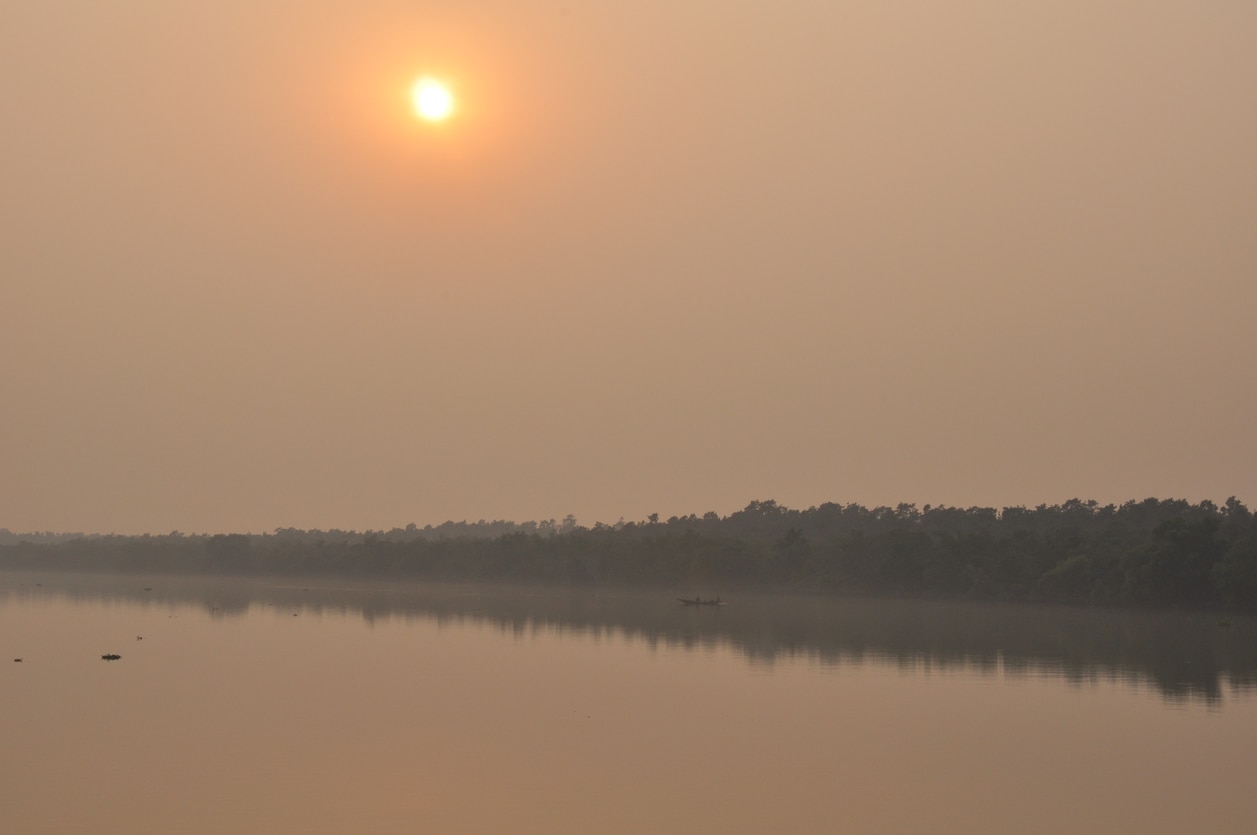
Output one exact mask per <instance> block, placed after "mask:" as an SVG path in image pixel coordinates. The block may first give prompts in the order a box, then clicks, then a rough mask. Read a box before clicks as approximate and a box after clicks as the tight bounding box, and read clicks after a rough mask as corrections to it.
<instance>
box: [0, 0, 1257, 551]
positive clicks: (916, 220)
mask: <svg viewBox="0 0 1257 835" xmlns="http://www.w3.org/2000/svg"><path fill="white" fill-rule="evenodd" d="M1254 44H1257V4H1254V3H1252V2H1251V1H1250V0H1193V1H1192V2H1187V0H1181V2H1169V0H1129V1H1128V2H1119V0H1053V2H1042V3H1010V2H1008V0H989V2H977V1H976V0H954V2H948V3H937V2H927V0H902V1H901V2H893V0H891V1H890V2H887V1H886V0H878V2H872V0H868V1H867V2H842V0H796V1H795V2H791V0H782V1H781V2H772V3H769V2H763V1H762V0H761V2H746V1H745V0H719V2H716V0H689V1H688V2H685V3H676V2H659V1H658V0H632V2H627V1H626V2H619V0H606V2H591V0H547V2H530V1H529V0H511V2H488V1H487V0H486V1H483V2H474V1H473V2H466V1H464V2H459V3H438V2H423V1H422V0H419V2H414V0H411V2H400V0H395V1H394V2H384V0H355V2H328V1H327V0H274V1H273V2H258V0H250V2H241V1H240V0H216V2H213V3H209V2H177V1H176V0H126V2H116V3H102V2H99V0H5V2H4V3H3V5H0V136H2V137H3V146H2V148H3V154H2V155H0V314H2V316H3V319H2V323H0V527H7V528H10V529H12V530H42V529H53V530H86V531H105V532H107V531H116V532H119V533H138V532H142V531H161V532H164V531H169V530H172V529H180V530H183V531H186V532H193V531H222V530H236V531H255V532H260V531H266V530H270V529H272V528H275V527H278V526H296V527H344V528H351V527H352V528H358V529H362V528H368V527H370V528H387V527H392V526H394V525H405V524H406V523H408V522H417V523H419V524H424V523H428V522H440V521H443V520H445V519H450V518H453V519H464V518H466V519H472V520H475V519H479V518H512V519H517V520H523V519H536V518H550V517H561V516H563V515H564V514H567V513H569V512H570V513H575V514H576V515H577V517H578V518H579V519H580V521H581V522H582V523H585V524H592V523H593V522H594V521H607V522H614V521H615V520H616V519H618V518H619V517H621V516H623V517H625V518H628V519H640V518H642V517H644V516H645V515H646V514H648V513H651V512H656V511H657V512H660V513H661V514H663V515H664V516H665V517H666V516H669V515H672V514H674V513H676V514H685V513H690V512H697V513H702V512H704V511H707V510H716V511H718V512H721V513H728V512H730V511H733V510H735V509H737V508H739V507H742V506H743V505H745V504H746V503H747V502H748V501H749V500H751V499H755V498H760V499H767V498H773V499H776V500H778V501H780V502H782V503H784V504H788V505H791V506H800V507H806V506H809V505H813V504H818V503H821V502H825V501H837V502H844V503H845V502H860V503H862V504H870V505H873V504H894V503H897V502H900V501H910V502H917V503H919V504H925V503H933V504H955V505H970V504H990V505H997V506H1002V505H1011V504H1037V503H1040V502H1059V501H1063V500H1065V499H1069V498H1072V497H1075V496H1078V497H1082V498H1096V499H1098V500H1101V501H1106V502H1107V501H1122V500H1126V499H1132V498H1143V497H1146V496H1159V497H1170V496H1177V497H1184V498H1189V499H1193V500H1198V499H1202V498H1212V499H1214V500H1221V499H1225V498H1226V497H1227V496H1229V495H1232V494H1235V495H1238V496H1239V497H1240V498H1241V499H1244V500H1245V501H1248V502H1250V504H1251V503H1252V502H1253V501H1255V500H1257V369H1255V361H1257V321H1255V320H1257V316H1255V315H1254V314H1255V312H1257V151H1255V150H1254V149H1257V95H1255V94H1254V81H1255V80H1257V49H1254V47H1253V45H1254ZM424 73H430V74H434V75H438V76H442V77H444V78H445V79H447V80H448V81H449V82H450V83H451V85H452V86H453V88H454V91H455V94H456V96H457V97H458V100H459V111H458V113H457V114H456V117H455V118H454V119H452V120H450V121H449V122H447V123H445V124H443V125H440V126H432V125H428V124H424V123H421V122H420V121H418V120H417V119H415V118H414V116H413V114H412V112H411V110H410V109H409V102H408V99H407V90H408V88H409V86H410V84H411V82H412V81H413V79H414V78H415V77H417V76H419V75H421V74H424Z"/></svg>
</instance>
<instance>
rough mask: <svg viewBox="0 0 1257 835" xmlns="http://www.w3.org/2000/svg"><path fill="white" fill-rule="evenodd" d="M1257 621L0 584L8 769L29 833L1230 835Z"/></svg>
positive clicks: (444, 591) (111, 581)
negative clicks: (1195, 833)
mask: <svg viewBox="0 0 1257 835" xmlns="http://www.w3.org/2000/svg"><path fill="white" fill-rule="evenodd" d="M35 583H41V585H38V586H36V585H34V584H35ZM146 586H147V587H148V589H150V590H146V589H145V587H146ZM1255 629H1257V625H1255V624H1254V622H1253V621H1252V620H1251V619H1243V618H1241V619H1233V621H1232V623H1231V626H1229V627H1220V626H1219V625H1218V624H1217V622H1216V621H1215V620H1213V619H1206V618H1204V616H1200V617H1198V616H1193V615H1185V614H1181V613H1178V614H1176V613H1139V612H1106V611H1095V610H1074V609H1056V608H1037V607H1006V606H997V605H971V604H937V603H917V602H887V601H874V600H862V601H836V600H831V599H816V598H807V597H777V598H772V597H768V598H746V599H734V600H731V601H729V604H728V605H727V606H723V607H720V608H719V609H704V610H696V609H694V608H692V607H683V606H681V605H680V604H679V603H678V602H676V600H675V599H674V598H673V597H672V596H670V595H668V594H666V593H662V592H661V593H649V592H641V591H633V592H620V591H616V590H600V591H598V592H597V593H594V592H591V591H589V590H574V589H557V590H556V589H540V588H534V589H518V588H517V589H504V588H494V587H469V586H464V587H432V586H427V587H406V586H400V585H390V584H378V585H377V584H354V585H353V586H352V587H345V586H340V587H335V586H329V585H323V584H319V583H316V582H311V583H308V584H303V583H302V582H300V581H296V582H293V583H285V584H284V585H283V586H276V585H271V584H267V583H261V582H256V581H253V582H235V581H229V580H224V579H218V580H214V581H198V580H194V579H191V578H153V579H151V580H147V579H144V578H135V577H123V578H119V577H112V578H89V577H85V576H83V575H62V576H56V575H51V576H49V575H45V576H43V577H40V578H36V577H32V576H30V575H14V574H9V573H4V574H0V646H2V651H3V652H5V653H6V654H13V655H14V656H15V657H16V656H18V655H20V656H21V657H22V658H23V662H22V663H20V664H16V663H11V662H7V661H6V664H5V666H3V667H0V688H3V692H4V694H5V710H4V711H3V713H2V714H0V733H2V734H3V736H4V738H5V741H6V754H5V756H4V757H3V758H0V779H3V781H4V785H5V786H6V795H7V796H8V797H9V798H11V800H9V801H8V803H7V811H6V819H7V820H9V821H13V822H15V823H14V825H15V826H16V827H17V828H16V829H15V831H79V830H80V829H83V830H86V829H90V830H91V831H93V832H102V833H115V832H116V833H123V832H128V833H135V832H169V831H178V832H189V833H200V832H206V833H208V832H221V831H235V832H244V833H250V832H264V831H265V832H329V833H330V832H345V831H373V832H398V833H400V832H413V831H442V832H484V831H503V832H525V833H532V832H536V833H542V832H549V833H568V832H571V833H575V832H588V831H601V832H611V833H629V832H643V831H676V830H677V829H678V828H684V829H685V830H686V831H695V832H699V833H704V832H712V833H714V832H744V833H751V832H763V831H781V830H782V828H783V827H784V829H785V830H788V831H795V832H817V833H819V832H835V831H837V832H847V831H849V832H853V833H854V832H867V831H879V832H903V833H908V832H920V831H923V829H922V827H925V828H927V829H930V830H931V831H940V832H955V833H961V832H966V833H973V832H991V833H996V832H1008V831H1022V832H1044V833H1047V832H1061V831H1076V832H1095V833H1100V832H1113V831H1126V830H1129V829H1130V828H1132V827H1134V828H1137V829H1138V830H1139V831H1142V832H1151V833H1161V832H1165V833H1169V832H1180V831H1183V830H1184V829H1198V830H1200V831H1206V830H1207V831H1211V832H1223V833H1240V832H1244V831H1246V827H1247V824H1248V822H1249V821H1251V819H1253V816H1254V814H1257V801H1254V800H1253V799H1252V797H1251V792H1250V791H1248V787H1247V776H1248V775H1251V774H1252V773H1253V769H1254V767H1257V760H1255V759H1254V758H1255V757H1257V755H1254V753H1253V751H1252V747H1251V745H1249V744H1247V742H1246V738H1247V737H1246V735H1245V734H1246V729H1251V727H1253V722H1254V721H1255V720H1257V698H1255V697H1254V691H1253V688H1252V682H1253V680H1254V671H1255V670H1257V663H1255V662H1254V658H1253V651H1252V649H1251V647H1252V646H1253V643H1254V642H1253V635H1254V630H1255ZM141 638H142V639H141ZM104 653H117V654H120V655H121V656H122V657H121V658H120V659H119V660H117V661H114V662H105V661H102V660H101V655H102V654H104ZM119 763H125V767H117V764H119ZM1171 787H1172V790H1171ZM1062 797H1067V798H1069V800H1070V802H1068V803H1061V802H1060V800H1061V798H1062Z"/></svg>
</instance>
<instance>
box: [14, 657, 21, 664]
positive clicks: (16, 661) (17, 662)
mask: <svg viewBox="0 0 1257 835" xmlns="http://www.w3.org/2000/svg"><path fill="white" fill-rule="evenodd" d="M13 663H14V664H21V663H22V659H21V658H14V659H13Z"/></svg>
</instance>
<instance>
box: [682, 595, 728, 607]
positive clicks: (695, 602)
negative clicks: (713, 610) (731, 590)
mask: <svg viewBox="0 0 1257 835" xmlns="http://www.w3.org/2000/svg"><path fill="white" fill-rule="evenodd" d="M677 600H680V601H681V602H682V603H684V604H685V605H686V606H723V605H725V604H724V602H723V601H721V599H720V598H719V597H715V598H712V599H711V600H704V599H703V598H701V597H695V598H685V597H678V598H677Z"/></svg>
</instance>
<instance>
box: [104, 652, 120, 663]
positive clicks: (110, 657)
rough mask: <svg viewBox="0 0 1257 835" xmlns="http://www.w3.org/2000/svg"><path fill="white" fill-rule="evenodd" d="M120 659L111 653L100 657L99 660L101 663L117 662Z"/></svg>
mask: <svg viewBox="0 0 1257 835" xmlns="http://www.w3.org/2000/svg"><path fill="white" fill-rule="evenodd" d="M121 657H122V656H121V655H116V654H114V653H112V652H111V653H109V654H108V655H102V656H101V657H100V658H101V660H102V661H117V660H118V659H119V658H121Z"/></svg>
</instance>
